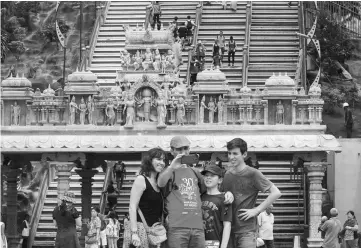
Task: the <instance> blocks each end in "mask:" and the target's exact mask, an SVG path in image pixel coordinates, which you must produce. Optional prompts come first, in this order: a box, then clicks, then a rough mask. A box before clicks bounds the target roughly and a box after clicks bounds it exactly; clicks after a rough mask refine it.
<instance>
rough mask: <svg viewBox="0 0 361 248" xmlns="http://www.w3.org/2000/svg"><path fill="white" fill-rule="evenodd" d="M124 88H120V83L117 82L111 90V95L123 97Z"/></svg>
mask: <svg viewBox="0 0 361 248" xmlns="http://www.w3.org/2000/svg"><path fill="white" fill-rule="evenodd" d="M122 92H123V90H122V87H121V86H120V82H119V81H118V80H117V81H115V86H113V87H112V88H111V89H110V95H111V96H115V97H121V96H122Z"/></svg>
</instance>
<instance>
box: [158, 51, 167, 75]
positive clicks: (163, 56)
mask: <svg viewBox="0 0 361 248" xmlns="http://www.w3.org/2000/svg"><path fill="white" fill-rule="evenodd" d="M160 64H161V67H162V70H161V73H162V74H165V69H166V67H167V61H166V59H165V55H164V54H162V56H161V62H160Z"/></svg>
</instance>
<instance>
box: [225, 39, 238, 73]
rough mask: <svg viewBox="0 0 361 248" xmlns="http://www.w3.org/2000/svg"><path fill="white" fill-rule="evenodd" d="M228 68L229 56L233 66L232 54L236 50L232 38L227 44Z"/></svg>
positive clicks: (229, 63) (229, 64)
mask: <svg viewBox="0 0 361 248" xmlns="http://www.w3.org/2000/svg"><path fill="white" fill-rule="evenodd" d="M227 45H228V66H231V56H232V66H234V54H235V52H236V50H237V44H236V42H235V41H234V40H233V36H231V37H230V38H229V42H228V44H227Z"/></svg>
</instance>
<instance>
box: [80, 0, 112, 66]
mask: <svg viewBox="0 0 361 248" xmlns="http://www.w3.org/2000/svg"><path fill="white" fill-rule="evenodd" d="M101 4H105V5H101V6H98V7H97V18H96V20H95V23H94V27H93V32H92V34H91V36H90V41H89V46H87V47H86V52H84V53H83V54H84V55H83V56H82V58H80V59H81V63H80V70H81V69H82V68H84V69H86V68H87V67H90V65H91V60H92V58H93V53H94V49H95V45H96V43H97V42H96V41H97V38H98V34H99V29H100V27H101V26H102V25H103V24H104V22H105V18H106V16H107V13H108V9H109V6H110V1H105V2H101Z"/></svg>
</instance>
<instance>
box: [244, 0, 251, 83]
mask: <svg viewBox="0 0 361 248" xmlns="http://www.w3.org/2000/svg"><path fill="white" fill-rule="evenodd" d="M251 25H252V2H251V1H249V2H247V10H246V30H245V35H244V46H243V62H242V87H244V86H247V79H248V65H249V42H250V33H251Z"/></svg>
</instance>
